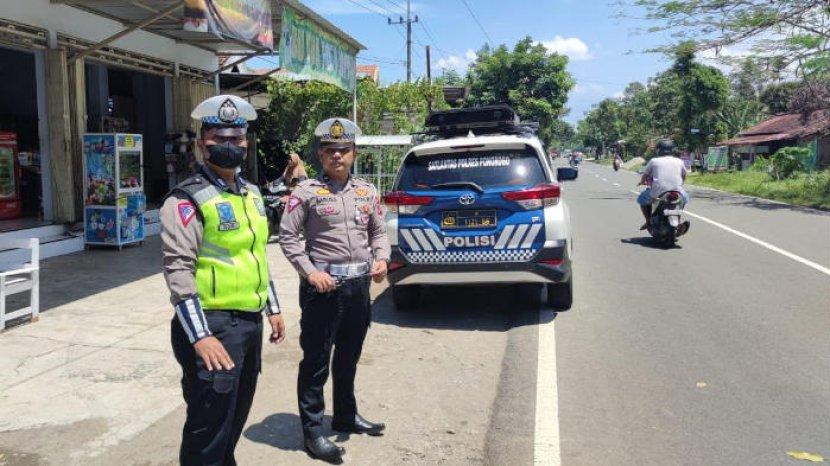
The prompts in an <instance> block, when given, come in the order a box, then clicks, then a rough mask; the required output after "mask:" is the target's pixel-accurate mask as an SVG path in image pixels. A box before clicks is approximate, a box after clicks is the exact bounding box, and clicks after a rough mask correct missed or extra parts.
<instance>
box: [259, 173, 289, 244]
mask: <svg viewBox="0 0 830 466" xmlns="http://www.w3.org/2000/svg"><path fill="white" fill-rule="evenodd" d="M290 196H291V188H289V187H288V186H287V185H286V184H285V183H283V182H282V181H279V182H277V181H272V182H270V183H266V184H265V186H263V189H262V199H263V201H264V202H265V215H266V216H267V217H268V230H269V231H270V234H271V235H276V234H277V233H279V231H280V222H281V221H282V214H283V212H285V206H286V204H288V198H289V197H290Z"/></svg>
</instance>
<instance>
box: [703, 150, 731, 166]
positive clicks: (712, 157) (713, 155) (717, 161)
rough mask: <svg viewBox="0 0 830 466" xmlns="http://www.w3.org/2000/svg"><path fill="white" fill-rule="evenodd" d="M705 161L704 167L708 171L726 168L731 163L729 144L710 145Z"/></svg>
mask: <svg viewBox="0 0 830 466" xmlns="http://www.w3.org/2000/svg"><path fill="white" fill-rule="evenodd" d="M704 161H705V165H704V168H705V169H706V170H708V171H718V170H726V168H727V167H728V165H729V148H728V147H727V146H714V147H710V148H709V152H708V153H707V154H706V158H705V159H704Z"/></svg>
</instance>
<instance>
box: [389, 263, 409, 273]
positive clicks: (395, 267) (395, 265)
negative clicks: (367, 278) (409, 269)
mask: <svg viewBox="0 0 830 466" xmlns="http://www.w3.org/2000/svg"><path fill="white" fill-rule="evenodd" d="M405 265H406V264H404V263H403V262H396V261H392V262H390V263H389V266H388V267H387V268H386V271H387V272H394V271H396V270H398V269H402V268H403V267H404V266H405Z"/></svg>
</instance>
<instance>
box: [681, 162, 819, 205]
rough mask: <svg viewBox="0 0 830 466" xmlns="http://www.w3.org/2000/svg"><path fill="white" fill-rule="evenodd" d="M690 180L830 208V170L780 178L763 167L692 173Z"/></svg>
mask: <svg viewBox="0 0 830 466" xmlns="http://www.w3.org/2000/svg"><path fill="white" fill-rule="evenodd" d="M686 181H687V182H688V183H689V184H693V185H698V186H708V187H711V188H716V189H721V190H724V191H729V192H733V193H738V194H745V195H747V196H757V197H762V198H765V199H773V200H776V201H782V202H788V203H790V204H795V205H802V206H808V207H818V208H823V209H830V170H824V171H822V172H819V173H800V174H796V175H794V176H793V177H791V178H787V179H784V180H780V181H779V180H775V179H771V178H770V176H769V175H768V174H767V173H766V172H765V171H763V170H745V171H738V172H720V173H692V174H690V175H689V177H688V178H687V179H686Z"/></svg>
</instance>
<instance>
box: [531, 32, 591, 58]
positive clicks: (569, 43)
mask: <svg viewBox="0 0 830 466" xmlns="http://www.w3.org/2000/svg"><path fill="white" fill-rule="evenodd" d="M540 43H541V44H542V45H544V46H545V48H546V49H548V51H549V52H556V53H558V54H560V55H565V56H567V57H568V58H570V59H571V60H574V61H585V60H590V59H592V58H594V55H593V54H592V53H591V50H590V49H589V48H588V44H586V43H585V42H583V41H582V39H580V38H578V37H562V36H556V37H554V38H553V40H547V41H542V42H540Z"/></svg>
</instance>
